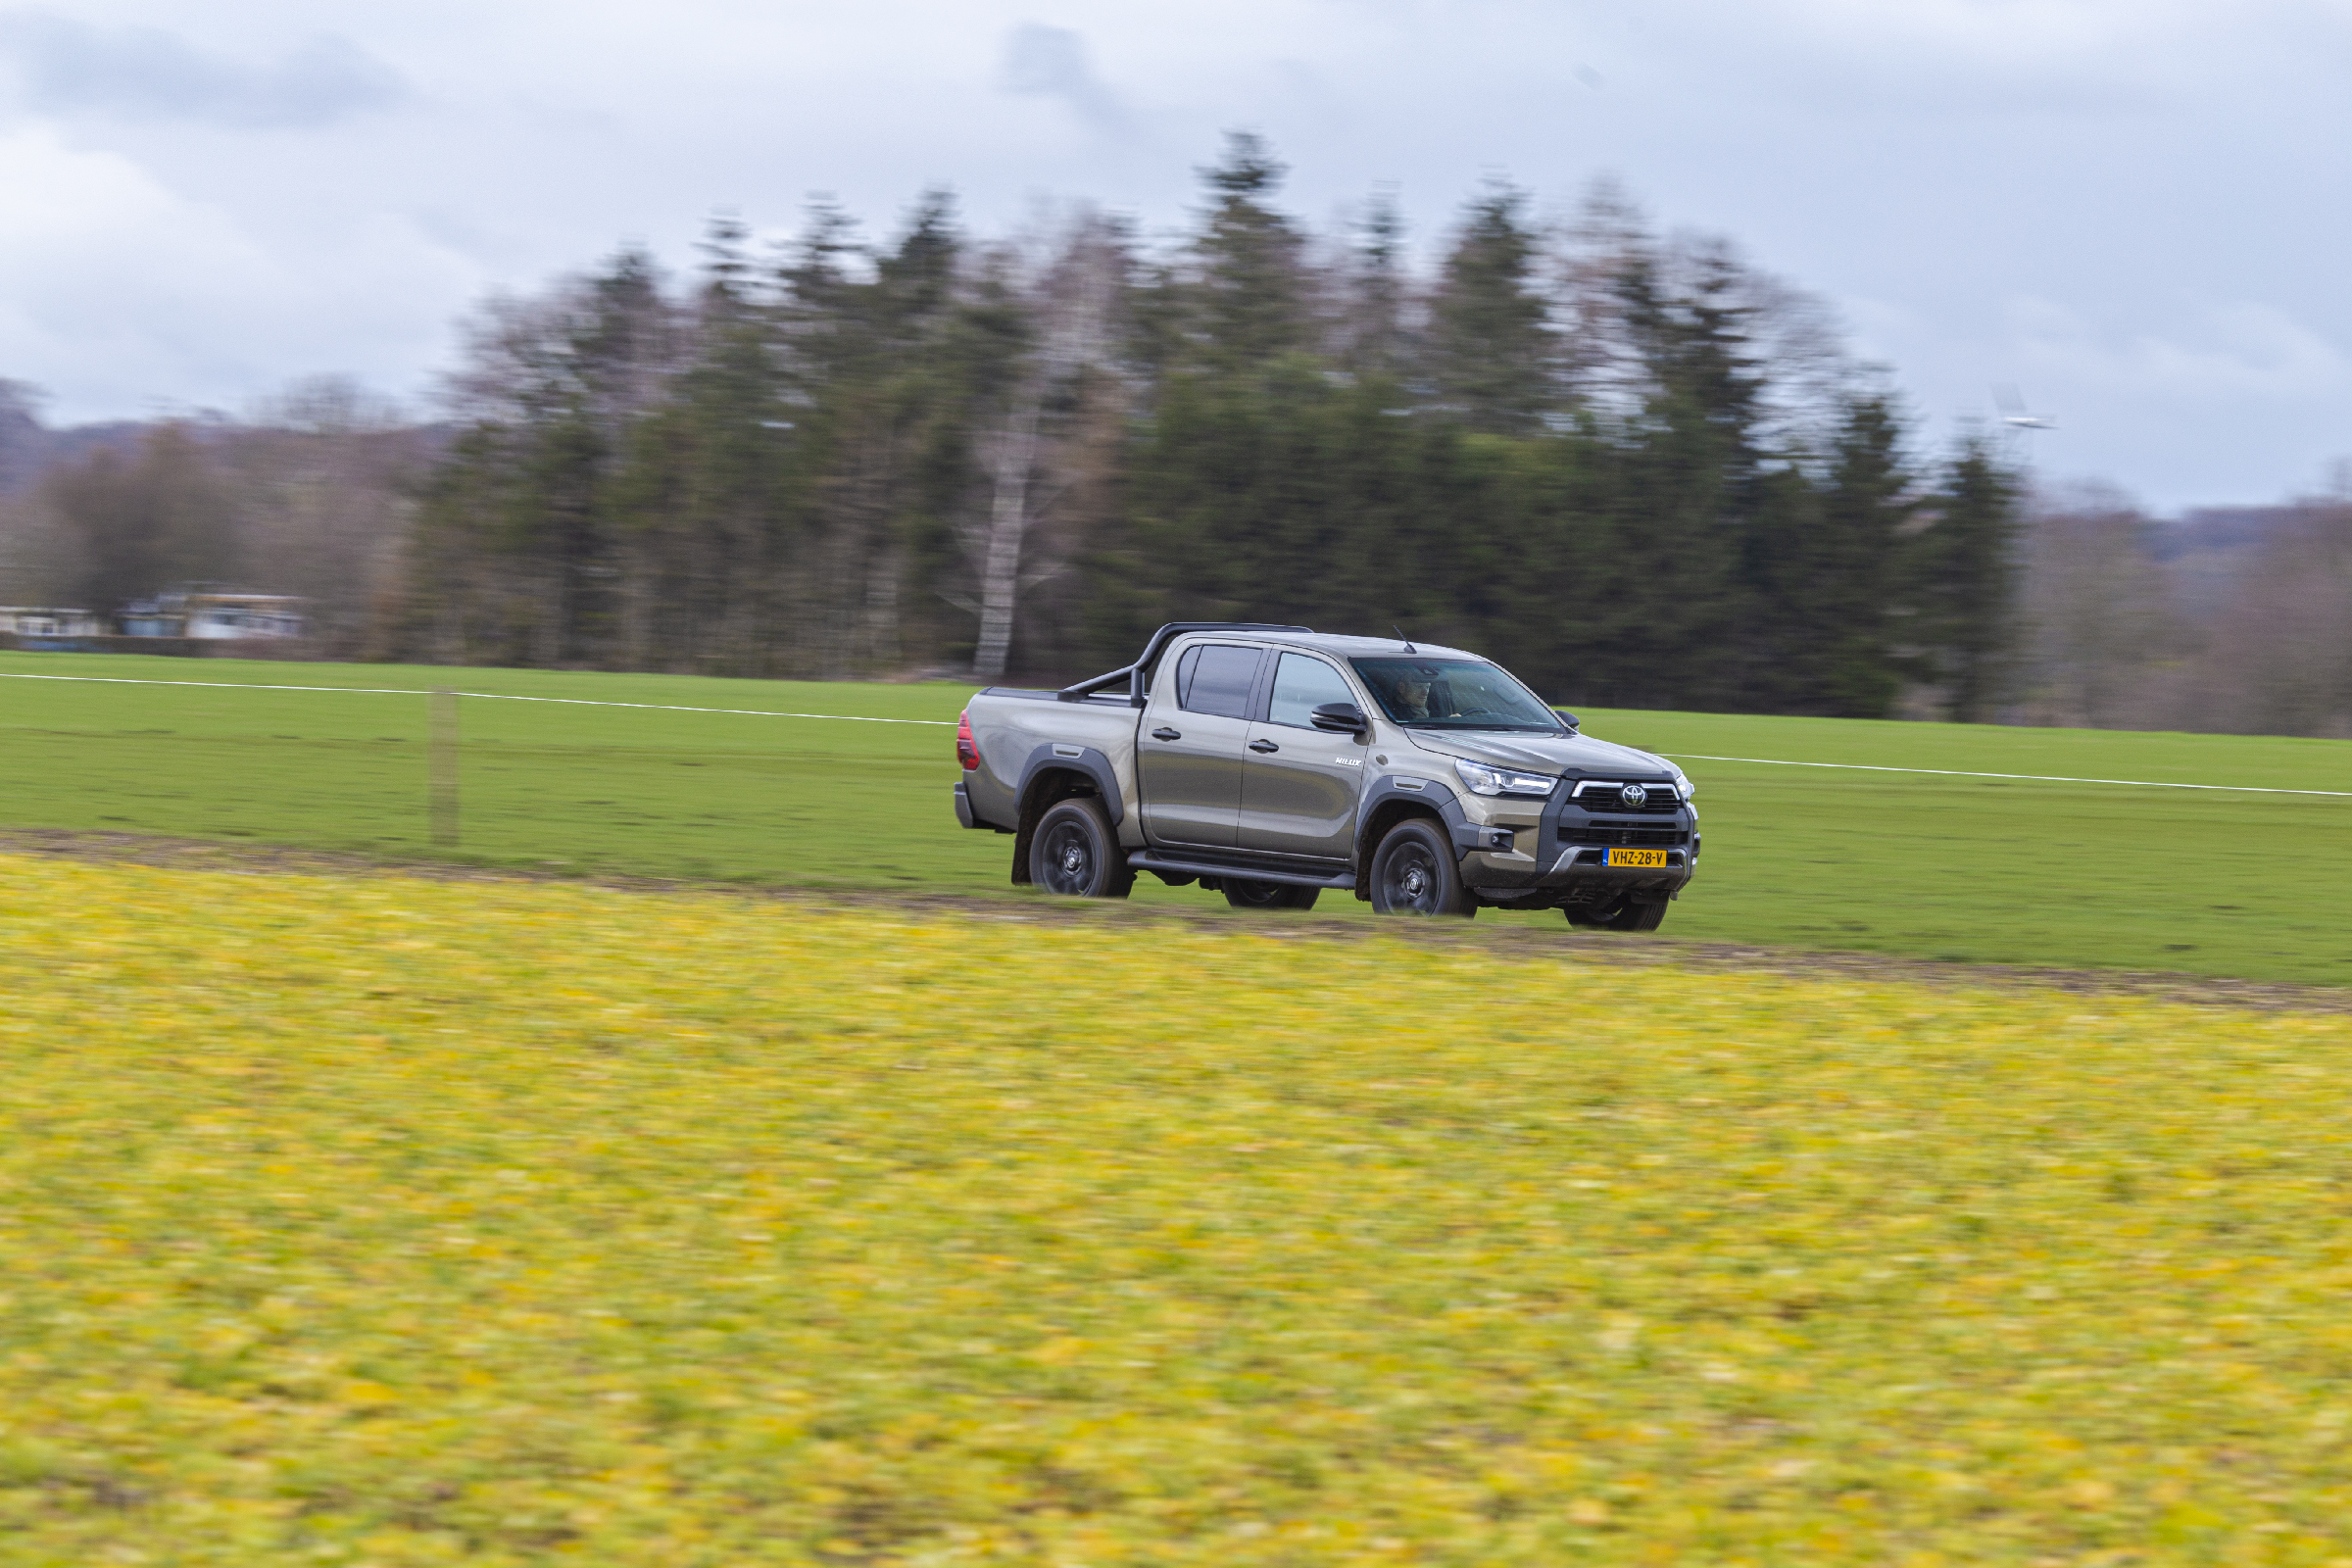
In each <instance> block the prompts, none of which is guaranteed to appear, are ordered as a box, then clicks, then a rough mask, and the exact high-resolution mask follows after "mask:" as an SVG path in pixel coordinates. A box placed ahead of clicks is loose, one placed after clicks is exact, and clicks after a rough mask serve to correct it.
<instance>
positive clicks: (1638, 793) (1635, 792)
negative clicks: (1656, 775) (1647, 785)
mask: <svg viewBox="0 0 2352 1568" xmlns="http://www.w3.org/2000/svg"><path fill="white" fill-rule="evenodd" d="M1617 798H1618V799H1619V800H1621V801H1623V802H1624V803H1625V804H1626V805H1627V806H1629V807H1631V808H1633V809H1636V810H1640V809H1641V808H1642V803H1643V802H1644V801H1646V800H1648V799H1649V791H1647V790H1645V789H1643V788H1642V786H1641V785H1639V784H1628V785H1626V786H1624V787H1623V788H1621V789H1620V790H1618V792H1617Z"/></svg>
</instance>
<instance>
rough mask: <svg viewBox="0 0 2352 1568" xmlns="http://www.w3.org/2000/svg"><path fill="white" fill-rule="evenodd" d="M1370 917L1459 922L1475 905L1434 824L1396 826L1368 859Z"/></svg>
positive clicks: (1417, 820)
mask: <svg viewBox="0 0 2352 1568" xmlns="http://www.w3.org/2000/svg"><path fill="white" fill-rule="evenodd" d="M1372 909H1373V912H1374V913H1376V914H1450V915H1458V916H1460V917H1461V918H1463V919H1468V918H1469V917H1470V916H1472V915H1474V914H1476V913H1477V912H1478V903H1477V901H1476V900H1475V899H1473V898H1472V897H1471V895H1470V890H1469V889H1468V888H1466V887H1464V886H1463V885H1462V870H1461V863H1460V862H1459V861H1458V860H1456V859H1455V858H1454V857H1453V845H1452V844H1451V843H1449V842H1447V840H1446V835H1445V834H1444V833H1442V832H1440V831H1439V830H1438V827H1437V824H1436V823H1434V822H1431V821H1428V820H1426V819H1424V818H1415V819H1413V820H1410V821H1404V822H1399V823H1397V825H1396V826H1395V827H1393V828H1391V829H1389V836H1388V837H1387V838H1384V839H1382V840H1381V841H1380V848H1379V849H1378V850H1377V851H1376V852H1374V854H1373V856H1372Z"/></svg>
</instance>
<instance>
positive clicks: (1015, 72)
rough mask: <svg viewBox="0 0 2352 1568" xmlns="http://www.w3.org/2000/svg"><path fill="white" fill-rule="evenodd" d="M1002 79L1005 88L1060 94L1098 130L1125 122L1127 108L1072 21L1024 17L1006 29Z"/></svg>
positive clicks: (1041, 94)
mask: <svg viewBox="0 0 2352 1568" xmlns="http://www.w3.org/2000/svg"><path fill="white" fill-rule="evenodd" d="M1003 81H1004V84H1005V91H1006V92H1012V93H1019V94H1021V95H1023V96H1025V97H1036V98H1058V99H1060V100H1061V101H1062V102H1063V103H1066V104H1068V105H1069V106H1070V107H1071V108H1072V109H1073V110H1075V111H1077V113H1078V117H1079V118H1080V119H1081V120H1084V121H1085V122H1086V123H1088V124H1090V125H1093V126H1094V127H1095V128H1096V129H1098V130H1120V129H1124V128H1125V126H1126V123H1127V115H1126V111H1125V110H1124V109H1123V108H1121V106H1120V104H1119V101H1118V98H1117V96H1116V95H1115V94H1113V93H1112V92H1111V90H1110V89H1109V88H1107V87H1105V86H1103V83H1102V82H1101V81H1099V80H1097V79H1096V77H1095V73H1094V69H1093V67H1092V66H1091V65H1090V64H1089V63H1088V61H1087V52H1086V39H1085V37H1084V36H1083V35H1082V34H1080V33H1077V32H1074V31H1072V30H1071V29H1070V28H1068V27H1049V26H1047V25H1045V24H1043V23H1039V22H1024V23H1022V24H1021V25H1019V26H1017V27H1015V28H1013V29H1012V30H1011V31H1010V32H1008V33H1006V34H1005V69H1004V73H1003Z"/></svg>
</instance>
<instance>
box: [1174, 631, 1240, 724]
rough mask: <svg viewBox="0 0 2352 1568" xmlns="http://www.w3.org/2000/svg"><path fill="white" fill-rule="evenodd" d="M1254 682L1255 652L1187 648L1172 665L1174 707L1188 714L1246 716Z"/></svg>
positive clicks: (1224, 646)
mask: <svg viewBox="0 0 2352 1568" xmlns="http://www.w3.org/2000/svg"><path fill="white" fill-rule="evenodd" d="M1256 681H1257V650H1256V649H1254V648H1235V647H1233V646H1231V645H1230V644H1226V643H1208V644H1205V645H1203V646H1201V647H1199V648H1188V649H1186V650H1185V651H1184V657H1183V658H1182V659H1180V660H1178V661H1177V662H1176V706H1177V707H1179V708H1181V709H1183V710H1184V711H1186V712H1188V713H1214V714H1217V715H1218V716H1220V717H1223V718H1248V717H1249V716H1250V687H1251V686H1252V685H1254V684H1255V683H1256Z"/></svg>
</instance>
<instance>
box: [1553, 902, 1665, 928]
mask: <svg viewBox="0 0 2352 1568" xmlns="http://www.w3.org/2000/svg"><path fill="white" fill-rule="evenodd" d="M1560 912H1561V913H1562V914H1564V915H1566V916H1567V917H1568V923H1569V924H1570V925H1581V926H1588V927H1590V928H1592V929H1593V930H1595V931H1655V930H1656V929H1657V928H1658V927H1659V926H1661V925H1663V924H1665V923H1666V901H1665V900H1663V899H1661V900H1659V901H1658V902H1657V903H1655V904H1636V903H1635V902H1634V901H1633V900H1631V899H1619V900H1618V901H1617V902H1616V903H1615V904H1604V905H1601V906H1600V907H1598V908H1594V907H1592V906H1589V905H1588V906H1586V907H1581V908H1580V907H1576V906H1573V905H1571V906H1569V907H1566V908H1563V909H1562V910H1561V911H1560Z"/></svg>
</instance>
